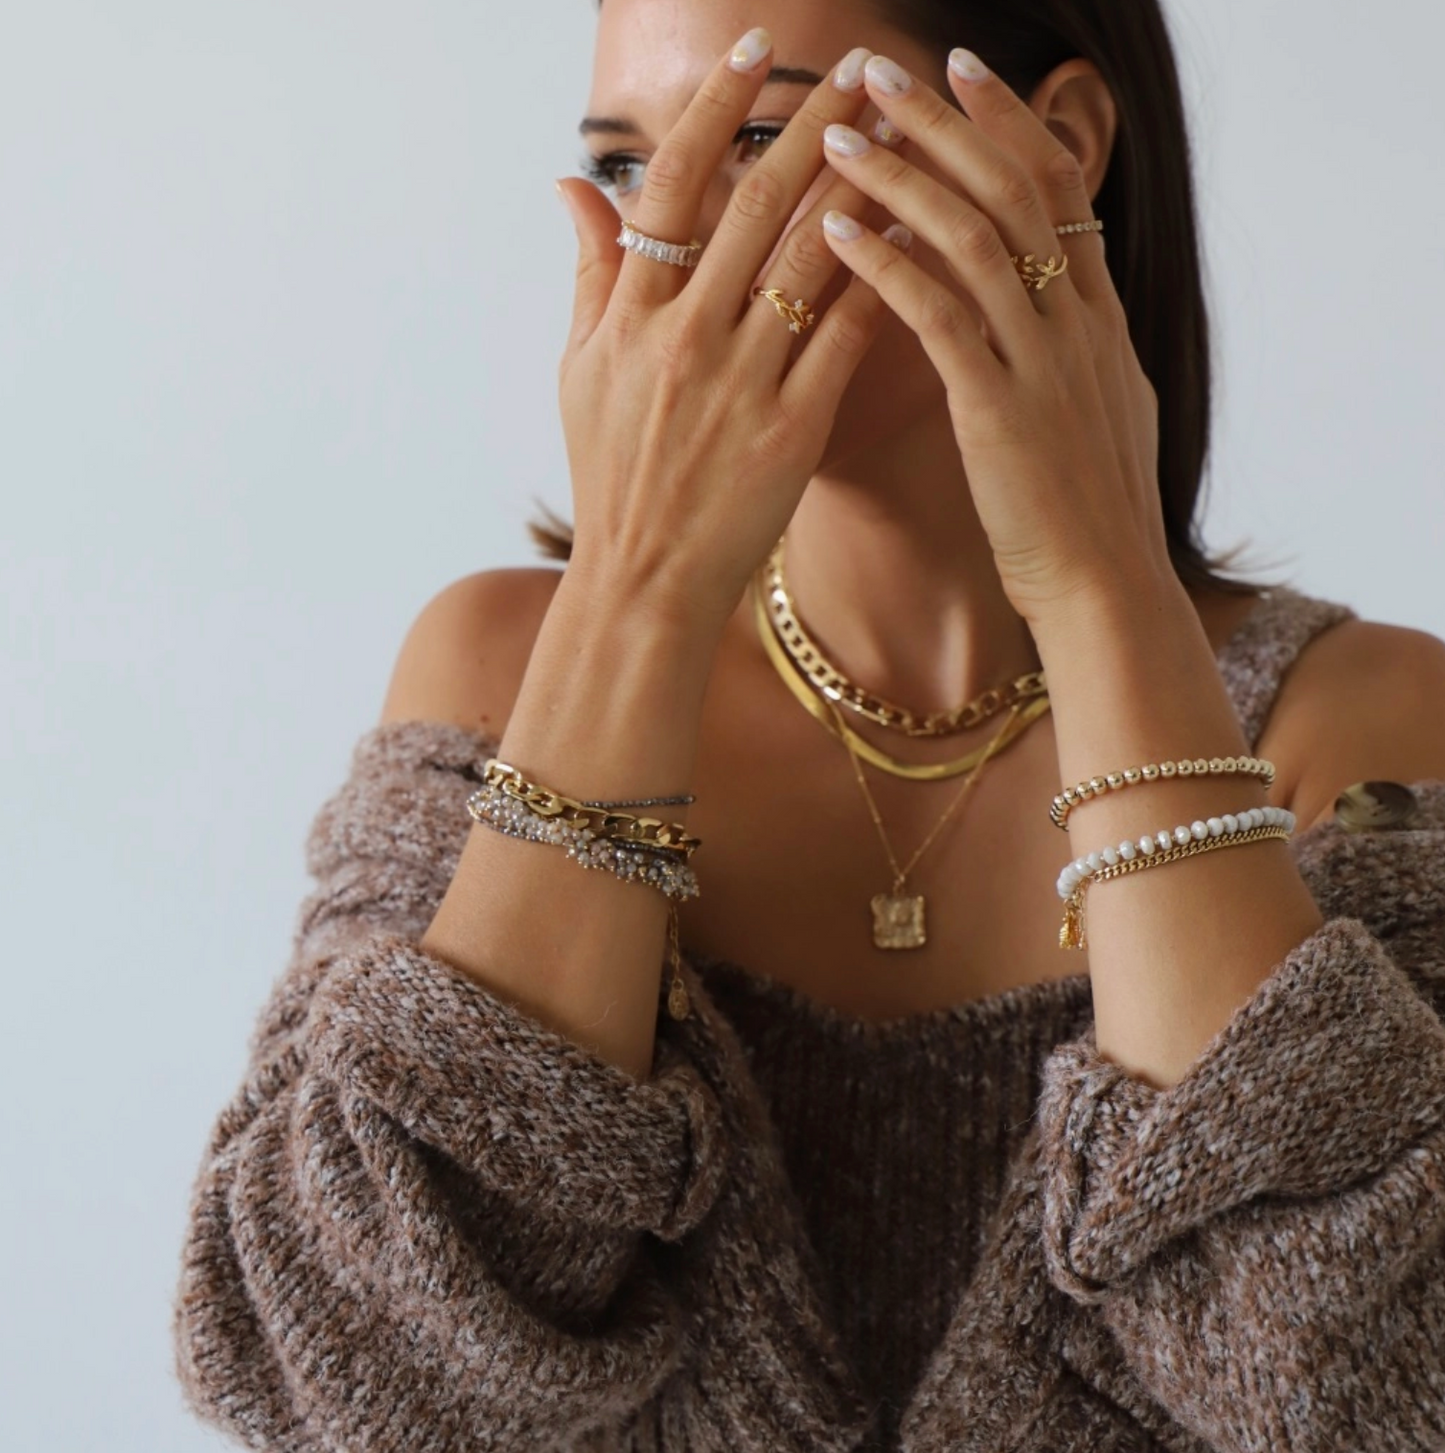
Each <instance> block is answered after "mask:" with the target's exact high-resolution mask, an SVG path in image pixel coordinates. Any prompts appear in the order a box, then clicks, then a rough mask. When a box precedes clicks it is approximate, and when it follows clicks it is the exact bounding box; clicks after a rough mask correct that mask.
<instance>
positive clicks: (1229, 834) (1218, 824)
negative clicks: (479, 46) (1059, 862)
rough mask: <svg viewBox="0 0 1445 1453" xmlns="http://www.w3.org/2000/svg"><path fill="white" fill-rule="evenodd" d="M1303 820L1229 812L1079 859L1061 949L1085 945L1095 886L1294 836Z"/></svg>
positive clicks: (1065, 884)
mask: <svg viewBox="0 0 1445 1453" xmlns="http://www.w3.org/2000/svg"><path fill="white" fill-rule="evenodd" d="M1297 821H1298V819H1297V818H1296V817H1295V815H1294V813H1292V812H1291V811H1290V810H1289V809H1288V808H1286V807H1251V808H1247V809H1246V810H1245V811H1244V812H1241V813H1233V812H1226V813H1225V814H1224V816H1223V817H1210V818H1205V819H1199V820H1196V821H1194V822H1192V823H1180V824H1179V825H1178V826H1177V827H1175V828H1173V829H1167V828H1166V829H1165V830H1164V831H1162V832H1158V833H1152V834H1151V833H1145V834H1144V836H1143V837H1141V838H1139V839H1138V840H1137V841H1131V840H1130V839H1128V838H1125V839H1124V841H1123V842H1121V843H1119V844H1118V845H1117V846H1116V847H1106V848H1101V849H1100V850H1099V851H1098V852H1094V853H1089V854H1087V855H1086V856H1085V857H1081V858H1075V859H1074V861H1073V862H1072V863H1069V864H1067V865H1066V866H1065V868H1064V869H1063V871H1062V872H1061V873H1060V874H1059V880H1058V884H1057V887H1058V893H1059V897H1060V898H1062V899H1063V900H1064V904H1065V908H1064V922H1063V925H1062V927H1061V928H1060V929H1059V947H1060V948H1083V947H1084V892H1085V890H1086V889H1087V888H1088V887H1089V886H1090V884H1092V883H1102V882H1105V881H1107V880H1108V879H1110V878H1118V877H1122V876H1123V875H1124V874H1125V873H1130V872H1136V871H1138V870H1139V869H1141V868H1152V867H1156V866H1158V865H1161V864H1163V863H1172V862H1177V861H1178V860H1179V859H1181V858H1188V857H1193V856H1194V855H1195V854H1196V853H1201V852H1207V851H1209V850H1210V849H1212V848H1223V847H1238V846H1242V845H1243V844H1244V843H1247V842H1259V841H1261V840H1262V839H1265V838H1286V839H1287V838H1288V837H1289V836H1290V835H1291V834H1292V833H1293V832H1294V829H1295V824H1296V822H1297Z"/></svg>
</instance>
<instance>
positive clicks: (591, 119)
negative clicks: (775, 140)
mask: <svg viewBox="0 0 1445 1453" xmlns="http://www.w3.org/2000/svg"><path fill="white" fill-rule="evenodd" d="M763 84H764V85H767V86H821V85H822V84H823V77H822V76H820V75H819V74H818V73H817V71H809V70H804V69H803V68H802V67H800V66H774V67H773V68H772V70H770V71H769V72H768V79H767V80H766V81H765V82H764V83H763ZM577 133H578V135H579V136H596V135H598V134H599V133H605V134H607V135H609V136H641V135H642V128H641V127H640V126H639V125H638V124H637V123H636V122H635V121H631V120H629V119H628V118H627V117H626V116H588V117H586V118H584V120H583V122H582V124H581V125H580V126H579V127H578V128H577Z"/></svg>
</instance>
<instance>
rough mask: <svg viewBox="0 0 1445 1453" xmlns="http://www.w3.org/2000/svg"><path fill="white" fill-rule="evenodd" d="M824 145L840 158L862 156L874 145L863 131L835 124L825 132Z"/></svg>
mask: <svg viewBox="0 0 1445 1453" xmlns="http://www.w3.org/2000/svg"><path fill="white" fill-rule="evenodd" d="M823 145H824V146H826V147H827V148H828V150H829V151H836V152H837V153H838V154H839V155H840V156H862V155H863V153H864V152H865V151H867V150H868V148H869V147H870V146H872V145H873V143H872V142H871V141H869V140H868V138H867V137H866V136H864V135H863V133H862V132H861V131H854V130H853V128H852V127H851V126H839V125H836V124H835V125H833V126H830V127H828V129H827V130H826V131H824V133H823Z"/></svg>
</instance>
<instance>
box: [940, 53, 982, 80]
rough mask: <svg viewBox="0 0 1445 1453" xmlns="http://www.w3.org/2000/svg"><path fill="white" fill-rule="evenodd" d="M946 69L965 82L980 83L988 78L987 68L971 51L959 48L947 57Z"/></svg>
mask: <svg viewBox="0 0 1445 1453" xmlns="http://www.w3.org/2000/svg"><path fill="white" fill-rule="evenodd" d="M948 69H949V70H951V71H952V72H953V74H954V75H955V76H962V77H963V79H964V80H965V81H982V80H984V79H985V78H986V77H987V76H988V73H989V71H988V67H987V66H986V65H984V63H983V62H982V61H981V60H979V58H978V57H977V56H976V55H974V53H973V52H972V51H971V50H964V48H963V47H962V46H959V47H958V49H957V50H955V51H953V52H952V53H951V54H950V55H949V57H948Z"/></svg>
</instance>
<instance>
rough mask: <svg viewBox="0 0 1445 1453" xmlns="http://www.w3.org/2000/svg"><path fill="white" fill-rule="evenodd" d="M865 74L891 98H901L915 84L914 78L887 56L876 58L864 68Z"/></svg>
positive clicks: (877, 56)
mask: <svg viewBox="0 0 1445 1453" xmlns="http://www.w3.org/2000/svg"><path fill="white" fill-rule="evenodd" d="M863 74H864V75H866V76H867V77H868V79H869V80H870V81H872V82H873V84H874V85H875V86H877V87H878V89H879V90H880V91H883V92H884V93H886V94H887V95H889V96H901V95H902V94H903V93H904V92H905V91H906V90H907V89H908V88H909V87H910V86H911V85H912V84H913V77H912V76H910V75H909V74H908V72H907V71H905V70H904V69H903V67H902V66H900V65H899V64H898V63H897V62H896V61H890V60H889V59H888V57H887V56H881V55H876V56H874V57H873V59H872V60H870V61H869V62H868V64H867V65H866V66H864V67H863Z"/></svg>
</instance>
